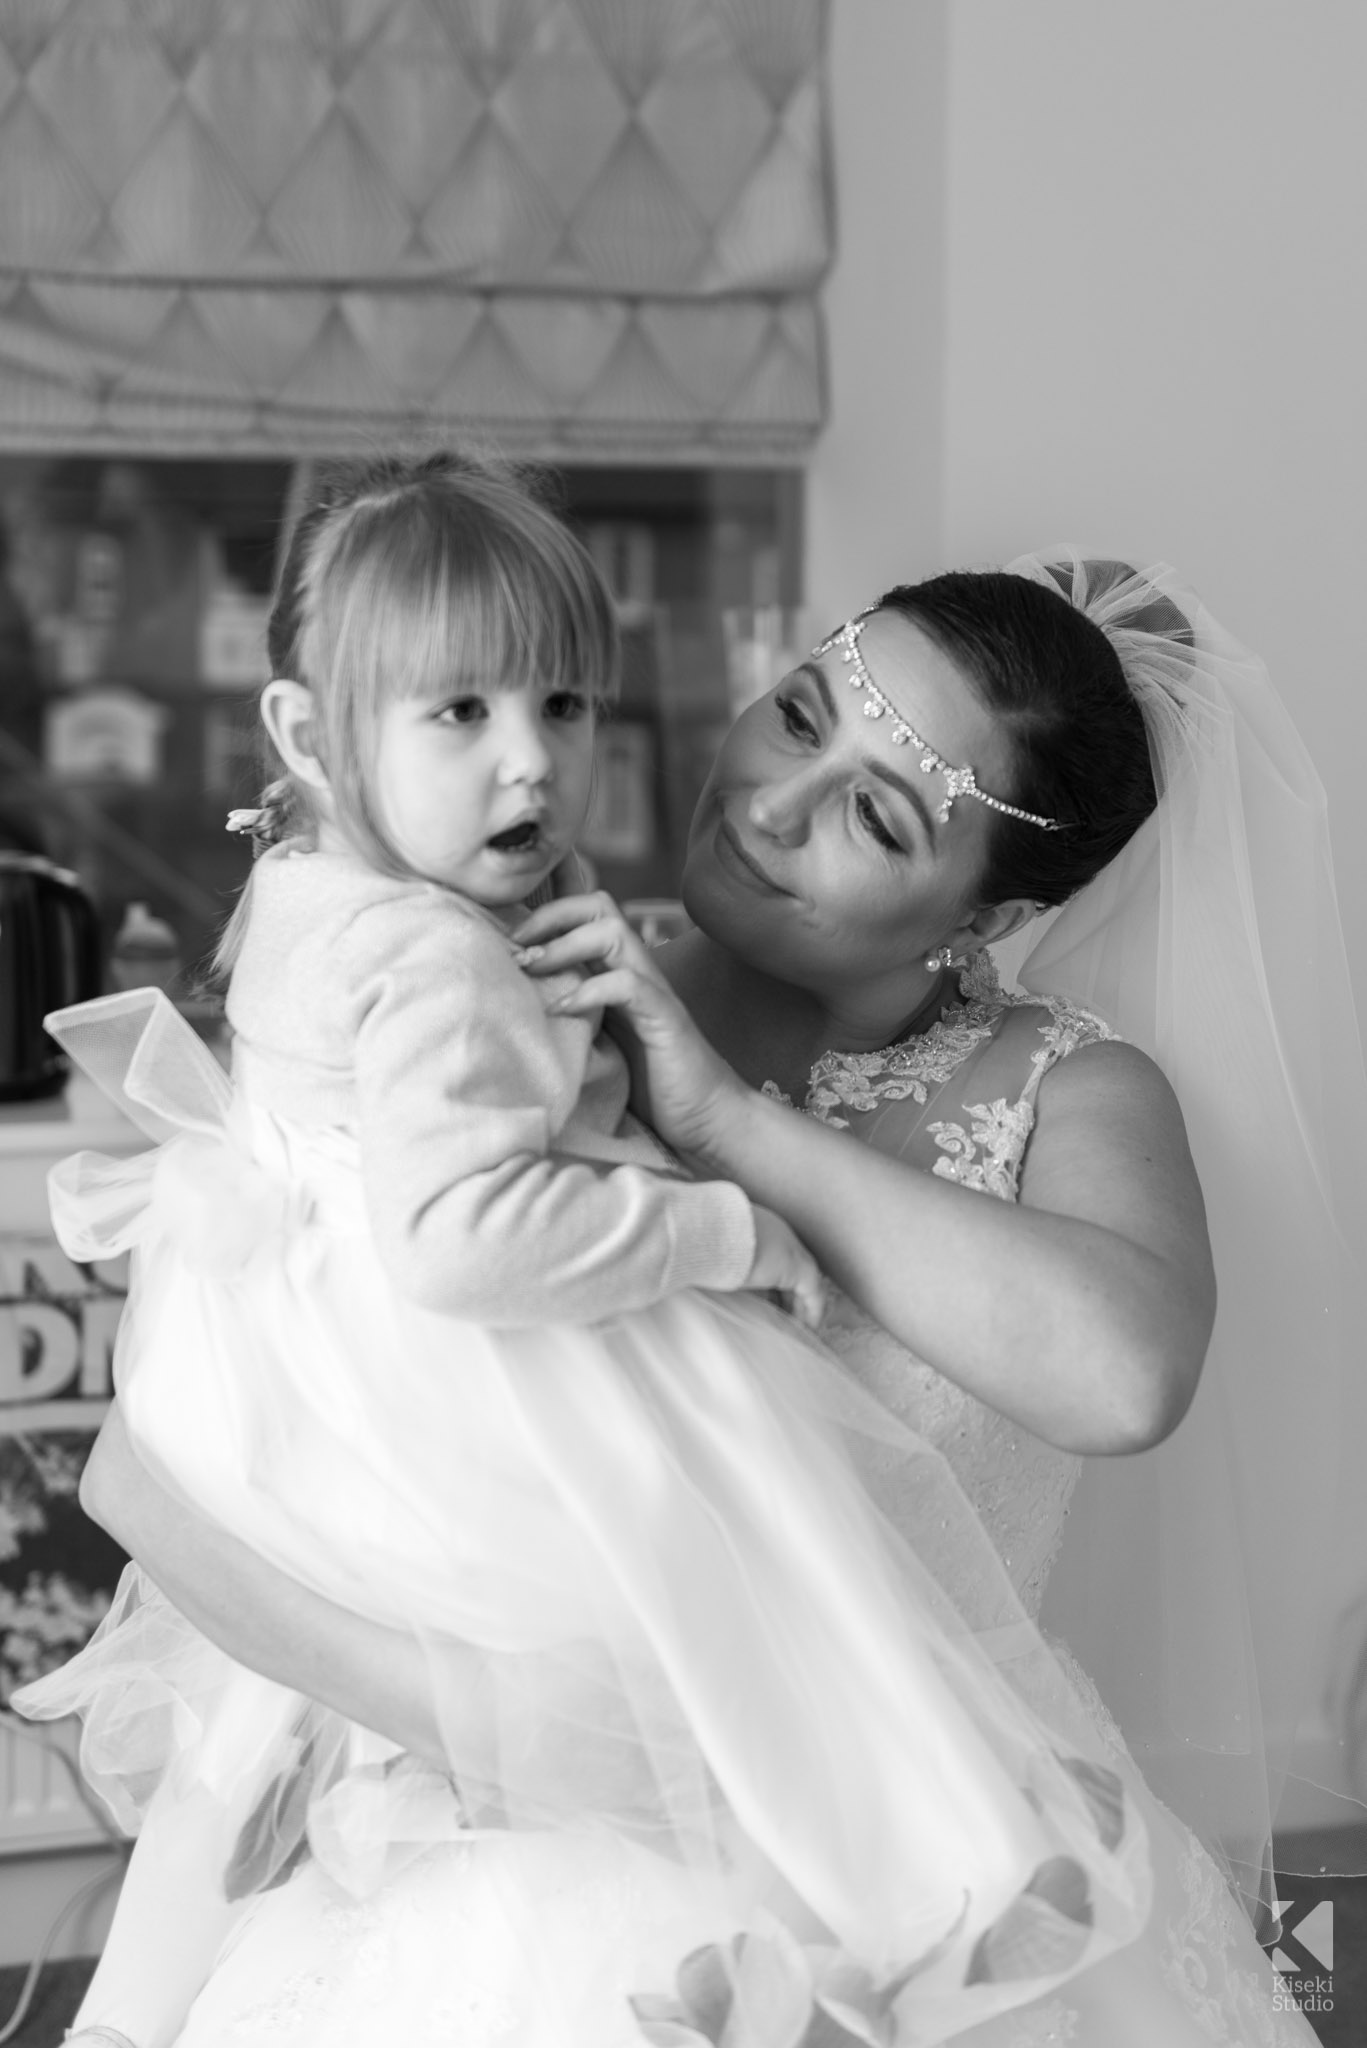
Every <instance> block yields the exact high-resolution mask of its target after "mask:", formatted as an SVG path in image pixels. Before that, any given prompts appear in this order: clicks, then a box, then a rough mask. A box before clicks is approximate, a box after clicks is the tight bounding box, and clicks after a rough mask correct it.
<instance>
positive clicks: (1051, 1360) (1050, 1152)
mask: <svg viewBox="0 0 1367 2048" xmlns="http://www.w3.org/2000/svg"><path fill="white" fill-rule="evenodd" d="M570 917H573V918H574V919H575V924H576V928H575V929H573V930H572V931H571V930H570V923H569V921H568V920H569V918H570ZM593 923H594V926H595V929H594V930H593V931H591V932H590V931H589V929H588V927H587V926H586V925H585V924H584V923H583V922H582V910H581V911H580V913H578V914H576V913H575V909H574V906H573V905H566V906H556V907H555V914H552V913H548V912H541V913H538V916H537V918H536V919H534V920H529V924H530V926H531V929H530V931H529V933H528V936H529V938H531V939H534V940H535V941H536V942H538V943H541V944H544V945H545V952H544V954H543V956H542V959H541V960H539V961H534V962H531V963H529V965H531V967H532V969H533V971H541V970H542V968H543V967H544V968H546V969H549V968H551V967H553V966H556V965H560V964H563V963H564V962H565V961H566V960H570V959H577V960H579V961H582V962H584V963H585V964H586V965H589V966H590V968H591V970H597V971H596V972H594V971H591V974H590V978H589V979H588V980H586V981H585V982H584V983H583V984H582V986H581V989H580V990H579V991H578V992H577V993H576V995H575V996H573V997H571V998H568V999H567V1000H566V1003H565V1007H566V1008H572V1007H582V1008H585V1009H588V1008H590V1007H592V1006H593V1005H595V1004H597V1003H603V1002H606V1003H608V1004H610V1005H612V1006H614V1007H615V1008H616V1009H617V1011H618V1014H620V1015H621V1016H623V1017H624V1018H625V1019H626V1020H627V1022H628V1024H629V1027H630V1031H631V1034H632V1037H633V1040H634V1045H633V1048H632V1049H631V1050H632V1052H633V1054H634V1066H635V1070H636V1084H637V1099H638V1101H639V1102H640V1105H641V1107H642V1111H643V1113H644V1114H645V1115H646V1116H647V1117H648V1118H649V1120H650V1121H651V1122H652V1123H653V1124H654V1125H655V1127H656V1129H657V1130H658V1131H659V1132H660V1134H661V1136H662V1137H664V1138H665V1139H666V1140H667V1142H669V1143H670V1144H672V1145H673V1146H674V1147H675V1148H676V1149H677V1150H678V1151H679V1152H681V1153H682V1154H683V1155H684V1156H685V1157H686V1158H687V1159H688V1160H689V1162H690V1164H691V1165H692V1166H693V1167H694V1168H695V1169H696V1170H697V1171H698V1172H699V1173H701V1174H704V1175H711V1176H715V1177H719V1178H725V1179H729V1180H735V1181H737V1182H739V1184H740V1185H741V1186H742V1187H743V1188H744V1189H745V1191H746V1193H747V1194H748V1195H749V1196H750V1198H751V1200H752V1201H754V1202H757V1203H760V1204H763V1205H764V1206H766V1207H768V1208H772V1209H776V1210H777V1211H778V1212H779V1214H780V1215H781V1216H783V1217H785V1218H786V1219H787V1221H788V1222H789V1223H790V1224H791V1225H792V1226H793V1228H794V1229H795V1230H796V1231H797V1232H798V1234H799V1236H801V1237H802V1238H803V1239H804V1240H805V1241H806V1243H807V1244H808V1245H809V1246H810V1247H811V1249H812V1251H813V1252H814V1253H815V1254H816V1256H817V1258H818V1259H819V1260H820V1262H821V1265H822V1266H823V1267H824V1269H825V1270H826V1272H827V1273H829V1274H830V1276H831V1278H832V1279H833V1280H835V1281H836V1282H838V1284H839V1285H840V1286H841V1287H843V1288H844V1289H845V1291H846V1292H847V1293H848V1294H850V1295H851V1296H853V1298H854V1299H855V1300H856V1301H857V1302H858V1303H859V1304H860V1306H861V1307H862V1308H864V1309H866V1310H867V1311H868V1313H869V1314H870V1315H872V1316H874V1317H875V1318H876V1319H877V1320H878V1321H879V1322H880V1323H882V1324H883V1326H884V1328H886V1329H887V1330H889V1331H891V1332H892V1334H893V1335H894V1336H896V1337H898V1338H899V1339H900V1340H901V1341H902V1342H903V1343H905V1344H906V1345H908V1346H909V1347H910V1348H911V1349H912V1350H913V1351H914V1352H916V1354H917V1355H918V1356H919V1357H921V1358H923V1359H925V1360H926V1361H927V1363H929V1364H931V1365H933V1366H935V1367H936V1368H937V1369H938V1370H939V1371H940V1372H942V1373H944V1374H945V1376H946V1377H947V1378H949V1379H952V1380H954V1381H956V1382H957V1384H958V1385H960V1386H962V1387H964V1388H966V1389H967V1390H968V1391H969V1392H970V1393H973V1394H975V1395H977V1396H978V1397H979V1398H980V1399H982V1400H984V1401H988V1402H990V1403H991V1404H992V1406H993V1407H995V1408H999V1409H1000V1410H1002V1412H1003V1413H1005V1414H1007V1415H1010V1416H1011V1417H1013V1418H1014V1419H1015V1420H1016V1421H1019V1422H1020V1423H1022V1424H1023V1425H1024V1426H1025V1427H1026V1428H1028V1429H1030V1430H1033V1431H1034V1432H1035V1433H1036V1434H1037V1435H1040V1436H1042V1437H1045V1438H1047V1439H1048V1440H1049V1441H1050V1442H1052V1443H1055V1444H1058V1445H1060V1446H1061V1447H1062V1448H1064V1449H1067V1450H1073V1451H1079V1452H1091V1453H1095V1452H1112V1451H1134V1450H1141V1449H1144V1448H1145V1447H1147V1446H1148V1445H1150V1444H1153V1443H1156V1442H1158V1441H1159V1440H1160V1439H1161V1438H1162V1437H1164V1436H1166V1435H1167V1434H1168V1433H1169V1431H1170V1430H1172V1429H1173V1428H1175V1426H1176V1424H1177V1423H1178V1421H1180V1419H1181V1417H1182V1415H1183V1414H1184V1413H1185V1412H1186V1408H1187V1406H1188V1403H1189V1402H1190V1400H1191V1397H1192V1394H1193V1392H1194V1391H1195V1388H1196V1383H1197V1380H1198V1378H1199V1375H1200V1370H1201V1366H1202V1363H1203V1362H1204V1359H1205V1353H1206V1347H1207V1345H1208V1343H1209V1341H1210V1331H1211V1326H1212V1322H1213V1319H1214V1309H1215V1283H1214V1277H1213V1271H1212V1266H1211V1259H1210V1246H1209V1240H1208V1238H1207V1234H1206V1225H1205V1211H1204V1205H1203V1203H1202V1199H1201V1190H1200V1186H1199V1184H1198V1182H1197V1179H1196V1174H1195V1169H1194V1168H1193V1166H1192V1162H1191V1154H1190V1152H1189V1150H1188V1147H1187V1140H1186V1132H1185V1128H1184V1126H1183V1123H1182V1117H1181V1112H1180V1110H1179V1109H1178V1107H1177V1103H1176V1100H1175V1098H1174V1096H1173V1094H1172V1090H1171V1089H1170V1088H1169V1086H1168V1084H1167V1082H1166V1080H1165V1079H1164V1078H1163V1076H1162V1074H1161V1073H1160V1072H1159V1070H1158V1068H1157V1067H1156V1066H1154V1064H1153V1062H1152V1061H1151V1060H1149V1059H1147V1058H1146V1057H1145V1055H1144V1054H1142V1053H1140V1052H1138V1051H1136V1050H1135V1049H1134V1048H1133V1047H1132V1046H1126V1045H1120V1044H1115V1043H1110V1044H1103V1045H1097V1046H1091V1047H1086V1048H1083V1049H1082V1050H1080V1051H1078V1052H1075V1053H1073V1054H1072V1055H1071V1057H1070V1058H1068V1059H1066V1060H1063V1061H1061V1062H1060V1063H1059V1064H1058V1065H1057V1066H1056V1067H1055V1068H1054V1069H1053V1070H1052V1071H1051V1072H1050V1073H1049V1074H1048V1075H1047V1076H1046V1078H1045V1080H1044V1082H1043V1084H1042V1085H1041V1088H1040V1094H1039V1099H1038V1104H1037V1122H1036V1128H1035V1132H1034V1135H1033V1137H1032V1139H1031V1143H1030V1147H1029V1151H1028V1152H1027V1155H1026V1165H1025V1171H1024V1174H1023V1178H1022V1185H1021V1200H1020V1202H1019V1203H1017V1204H1010V1203H1006V1202H999V1201H994V1200H992V1199H991V1198H990V1197H985V1196H983V1195H982V1194H980V1193H978V1192H976V1191H974V1190H971V1189H968V1188H963V1187H959V1186H957V1185H956V1184H955V1183H954V1182H952V1181H948V1180H942V1179H939V1178H937V1177H936V1176H934V1175H932V1174H929V1173H927V1172H925V1171H923V1170H922V1169H920V1168H918V1167H914V1166H910V1165H908V1164H907V1163H906V1162H905V1161H903V1160H901V1159H897V1158H892V1157H888V1156H886V1155H884V1154H882V1153H880V1152H878V1151H876V1150H874V1149H873V1148H871V1147H869V1146H867V1145H861V1144H859V1143H857V1142H856V1141H854V1140H853V1139H851V1138H850V1137H848V1136H847V1135H845V1134H844V1133H842V1132H840V1131H837V1130H833V1129H830V1128H828V1127H827V1126H826V1125H824V1124H822V1123H819V1122H818V1121H817V1120H816V1119H814V1118H812V1117H807V1116H797V1115H794V1114H793V1112H792V1110H790V1109H788V1108H786V1107H785V1106H784V1105H783V1104H781V1103H777V1102H773V1101H770V1100H769V1099H768V1098H767V1097H765V1096H763V1095H760V1094H758V1093H757V1092H756V1091H755V1090H753V1089H751V1088H749V1087H747V1086H746V1085H745V1084H744V1083H743V1082H742V1081H741V1080H740V1079H739V1077H738V1076H737V1075H736V1074H735V1072H734V1071H733V1070H732V1069H731V1068H730V1067H729V1066H728V1065H727V1064H726V1062H725V1061H724V1060H722V1059H721V1058H720V1057H719V1055H718V1054H717V1053H716V1052H714V1051H713V1049H712V1048H711V1047H710V1046H709V1045H708V1044H707V1042H706V1040H705V1039H704V1038H703V1037H702V1035H701V1034H700V1033H699V1031H698V1030H697V1028H696V1026H695V1025H694V1024H693V1023H692V1022H691V1020H690V1019H689V1017H688V1015H687V1012H686V1011H685V1010H684V1008H683V1005H682V1004H681V1002H680V1001H679V998H678V997H677V995H675V993H674V991H673V990H672V989H671V988H670V987H669V986H668V984H667V983H666V982H665V980H664V978H663V976H662V974H661V973H660V971H659V967H658V964H657V963H655V962H654V961H652V960H651V959H650V957H649V956H648V955H647V954H646V953H645V952H644V951H643V949H642V948H640V946H639V945H638V944H637V942H636V941H635V940H634V939H633V937H632V935H631V934H630V932H628V931H627V930H626V928H625V926H624V925H622V923H621V920H620V919H619V918H618V917H617V916H616V914H615V912H614V911H613V909H612V908H611V906H610V905H608V904H607V903H606V901H605V900H604V901H599V902H597V903H596V904H595V907H594V915H593ZM567 931H568V932H570V936H569V937H568V938H561V939H560V940H559V941H558V942H556V938H555V934H556V933H557V932H561V933H564V932H567Z"/></svg>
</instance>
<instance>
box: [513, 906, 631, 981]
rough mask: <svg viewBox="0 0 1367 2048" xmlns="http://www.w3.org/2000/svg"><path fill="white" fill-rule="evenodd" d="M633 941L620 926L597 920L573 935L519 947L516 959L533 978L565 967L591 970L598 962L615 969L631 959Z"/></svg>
mask: <svg viewBox="0 0 1367 2048" xmlns="http://www.w3.org/2000/svg"><path fill="white" fill-rule="evenodd" d="M629 938H630V933H627V934H626V935H625V937H624V935H623V931H622V929H621V928H619V927H618V926H616V925H611V924H608V923H606V922H604V921H600V920H599V919H597V918H595V919H594V920H593V921H592V922H591V923H589V924H581V925H578V926H576V928H575V929H574V930H573V931H572V932H563V933H562V934H561V935H560V937H559V938H554V939H543V940H541V942H540V943H539V944H537V943H532V944H530V945H518V948H517V951H516V952H515V953H514V955H513V957H514V959H515V960H516V961H517V964H518V966H519V967H522V968H525V970H526V972H527V973H528V974H533V975H536V974H556V973H558V972H559V971H560V969H561V968H564V967H588V966H591V965H593V964H594V963H595V962H597V963H600V964H601V965H603V966H605V967H612V966H616V965H618V964H620V963H622V962H624V961H625V959H626V958H627V954H628V950H629V948H628V944H627V940H628V939H629Z"/></svg>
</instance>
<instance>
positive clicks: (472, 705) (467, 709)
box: [437, 697, 489, 725]
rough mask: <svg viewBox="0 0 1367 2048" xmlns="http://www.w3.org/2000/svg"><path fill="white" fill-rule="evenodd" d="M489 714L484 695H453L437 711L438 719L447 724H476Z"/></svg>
mask: <svg viewBox="0 0 1367 2048" xmlns="http://www.w3.org/2000/svg"><path fill="white" fill-rule="evenodd" d="M488 715H489V709H488V706H487V705H486V704H485V702H484V699H483V698H482V697H453V698H452V699H451V700H450V702H449V703H448V704H443V705H442V707H441V710H440V711H439V712H438V713H437V717H438V719H440V720H441V721H442V722H443V723H445V724H447V725H474V724H476V723H477V722H478V720H480V719H481V718H487V717H488Z"/></svg>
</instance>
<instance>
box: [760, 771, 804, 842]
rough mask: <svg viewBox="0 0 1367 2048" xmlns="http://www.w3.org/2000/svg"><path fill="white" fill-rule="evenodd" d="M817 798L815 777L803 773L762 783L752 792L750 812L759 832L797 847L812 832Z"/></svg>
mask: <svg viewBox="0 0 1367 2048" xmlns="http://www.w3.org/2000/svg"><path fill="white" fill-rule="evenodd" d="M816 798H817V788H816V777H815V775H814V774H813V773H812V772H811V770H799V771H798V772H797V773H795V774H792V775H783V776H779V777H776V778H775V779H773V780H771V781H768V782H762V783H760V784H759V785H758V786H757V787H756V788H755V789H752V790H751V792H750V798H749V802H748V804H747V806H746V809H747V812H748V815H749V819H750V823H751V824H752V825H753V826H754V828H755V830H756V831H757V832H762V833H763V834H764V835H765V837H766V838H769V839H774V840H777V841H778V842H779V843H780V844H782V845H784V846H797V845H800V844H801V842H802V841H803V840H804V839H805V838H806V836H807V833H808V831H809V829H810V826H811V818H812V807H813V804H814V803H815V801H816Z"/></svg>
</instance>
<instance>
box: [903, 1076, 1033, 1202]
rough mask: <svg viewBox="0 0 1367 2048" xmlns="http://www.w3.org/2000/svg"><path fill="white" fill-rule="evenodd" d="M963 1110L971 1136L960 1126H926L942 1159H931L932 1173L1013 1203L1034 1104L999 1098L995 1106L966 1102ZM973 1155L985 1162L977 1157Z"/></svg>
mask: <svg viewBox="0 0 1367 2048" xmlns="http://www.w3.org/2000/svg"><path fill="white" fill-rule="evenodd" d="M965 1108H966V1109H967V1110H968V1113H969V1115H970V1116H971V1117H972V1119H973V1129H972V1132H971V1134H970V1133H969V1132H968V1131H966V1130H965V1129H964V1127H963V1125H962V1124H955V1123H937V1124H929V1125H927V1129H928V1130H929V1132H930V1135H931V1137H932V1138H934V1140H935V1142H936V1144H937V1145H938V1146H939V1148H940V1150H941V1151H942V1152H943V1153H945V1154H946V1155H947V1156H946V1157H945V1158H943V1159H937V1160H936V1162H935V1164H934V1166H932V1168H931V1169H930V1170H931V1172H932V1173H934V1174H938V1175H939V1177H940V1179H941V1180H952V1181H957V1182H958V1184H959V1186H960V1187H961V1188H977V1189H978V1190H979V1191H980V1192H981V1193H982V1194H985V1195H996V1196H997V1198H998V1200H999V1201H1003V1202H1014V1201H1015V1199H1016V1194H1017V1182H1018V1180H1019V1178H1020V1163H1021V1160H1022V1159H1023V1157H1024V1156H1025V1145H1026V1140H1027V1139H1028V1138H1029V1136H1030V1133H1031V1131H1032V1130H1033V1129H1034V1125H1035V1108H1034V1104H1033V1103H1032V1102H1028V1101H1026V1099H1025V1098H1024V1097H1023V1096H1022V1098H1021V1100H1020V1101H1019V1102H1008V1101H1007V1100H1006V1097H1005V1096H999V1097H998V1099H997V1101H996V1102H970V1103H966V1104H965ZM977 1152H982V1153H983V1154H984V1157H983V1158H981V1159H979V1158H977V1157H976V1156H975V1155H976V1153H977Z"/></svg>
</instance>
